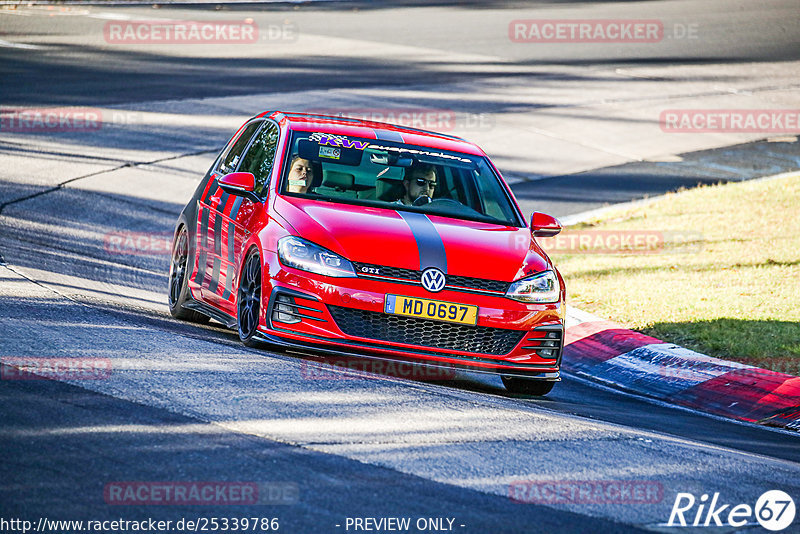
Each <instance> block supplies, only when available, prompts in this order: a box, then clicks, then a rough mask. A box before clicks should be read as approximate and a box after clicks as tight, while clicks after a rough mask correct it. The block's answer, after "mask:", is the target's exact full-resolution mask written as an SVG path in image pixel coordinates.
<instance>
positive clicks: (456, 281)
mask: <svg viewBox="0 0 800 534" xmlns="http://www.w3.org/2000/svg"><path fill="white" fill-rule="evenodd" d="M353 266H354V267H355V269H356V274H358V276H361V277H365V278H386V277H389V278H399V279H401V280H408V281H410V282H415V283H417V284H421V280H422V271H415V270H413V269H402V268H400V267H387V266H385V265H373V264H371V263H358V262H353ZM365 269H366V272H365ZM375 270H377V272H378V274H375ZM446 277H447V285H446V286H445V287H446V288H450V289H453V288H456V287H457V288H464V289H473V290H478V291H491V292H494V293H502V294H505V292H506V290H507V289H508V284H509V283H508V282H503V281H500V280H488V279H486V278H472V277H469V276H453V275H451V274H448V275H446Z"/></svg>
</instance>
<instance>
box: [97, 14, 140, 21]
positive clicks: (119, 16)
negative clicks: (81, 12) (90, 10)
mask: <svg viewBox="0 0 800 534" xmlns="http://www.w3.org/2000/svg"><path fill="white" fill-rule="evenodd" d="M87 16H88V17H89V18H90V19H102V20H133V17H131V16H130V15H123V14H121V13H95V14H92V15H87Z"/></svg>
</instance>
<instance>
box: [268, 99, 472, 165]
mask: <svg viewBox="0 0 800 534" xmlns="http://www.w3.org/2000/svg"><path fill="white" fill-rule="evenodd" d="M420 113H424V110H421V111H420ZM258 116H259V117H268V118H271V119H274V120H276V121H277V122H279V123H280V124H281V125H283V126H288V127H289V128H290V129H291V130H294V131H299V132H321V133H330V134H334V135H350V136H353V137H361V138H366V139H377V140H381V141H395V142H400V143H405V144H409V145H416V146H424V147H428V148H435V149H438V150H448V151H452V152H462V153H465V154H472V155H476V156H483V155H485V154H484V152H483V150H481V149H480V148H479V147H478V146H477V145H475V144H474V143H470V142H469V141H465V140H464V139H461V138H460V137H455V136H452V135H447V134H443V133H437V132H431V131H428V130H420V129H417V128H410V127H407V126H398V125H396V124H388V123H384V122H376V121H370V120H363V119H357V118H350V117H335V116H333V115H317V114H313V113H294V112H282V111H265V112H263V113H261V114H259V115H258Z"/></svg>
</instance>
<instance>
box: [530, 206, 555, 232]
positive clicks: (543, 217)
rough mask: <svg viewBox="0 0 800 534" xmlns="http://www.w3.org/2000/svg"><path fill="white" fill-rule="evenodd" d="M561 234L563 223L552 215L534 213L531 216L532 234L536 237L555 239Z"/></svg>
mask: <svg viewBox="0 0 800 534" xmlns="http://www.w3.org/2000/svg"><path fill="white" fill-rule="evenodd" d="M559 232H561V223H560V222H558V219H556V218H555V217H553V216H552V215H547V214H546V213H539V212H538V211H534V212H533V215H531V234H532V235H533V236H534V237H553V236H554V235H558V233H559Z"/></svg>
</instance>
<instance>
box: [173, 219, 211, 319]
mask: <svg viewBox="0 0 800 534" xmlns="http://www.w3.org/2000/svg"><path fill="white" fill-rule="evenodd" d="M188 267H189V232H188V231H187V230H186V227H185V226H181V227H180V228H179V229H178V233H177V235H176V236H175V241H174V242H173V243H172V262H171V263H170V267H169V313H171V314H172V316H173V317H175V318H176V319H181V320H184V321H190V322H193V323H201V324H202V323H207V322H208V317H207V316H205V315H203V314H202V313H200V312H197V311H194V310H188V309H186V308H184V307H183V305H184V304H185V303H186V302H188V301H189V300H190V296H189V285H188V278H189V274H190V273H189V272H188Z"/></svg>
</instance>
